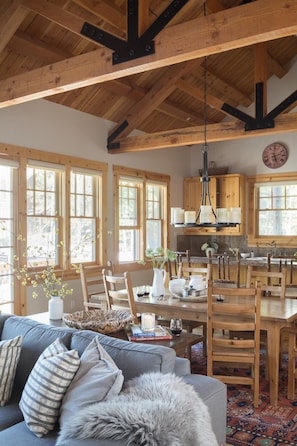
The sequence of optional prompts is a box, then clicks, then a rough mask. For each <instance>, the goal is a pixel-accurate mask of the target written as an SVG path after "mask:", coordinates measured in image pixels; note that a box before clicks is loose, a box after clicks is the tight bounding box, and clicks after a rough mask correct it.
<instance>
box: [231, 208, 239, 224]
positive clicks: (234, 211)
mask: <svg viewBox="0 0 297 446" xmlns="http://www.w3.org/2000/svg"><path fill="white" fill-rule="evenodd" d="M230 223H241V208H231V209H230Z"/></svg>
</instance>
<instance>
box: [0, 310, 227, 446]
mask: <svg viewBox="0 0 297 446" xmlns="http://www.w3.org/2000/svg"><path fill="white" fill-rule="evenodd" d="M18 335H22V336H23V342H22V350H21V355H20V360H19V363H18V366H17V371H16V376H15V381H14V387H13V394H12V397H11V399H10V400H9V402H8V403H7V404H6V405H5V406H3V407H0V444H1V445H5V446H15V445H16V444H18V445H22V446H26V445H28V446H35V445H44V446H50V445H55V443H56V440H57V435H58V431H59V427H58V426H57V428H56V429H55V430H54V431H52V432H50V433H49V434H48V435H46V436H44V437H42V438H38V437H36V436H35V435H34V434H33V433H32V432H31V431H30V430H29V429H28V428H27V426H26V423H25V421H24V420H23V416H22V413H21V411H20V409H19V400H20V396H21V393H22V389H23V387H24V385H25V383H26V380H27V378H28V376H29V374H30V371H31V369H32V367H33V366H34V364H35V362H36V361H37V359H38V357H39V355H40V354H41V353H42V352H43V351H44V349H45V348H46V347H48V346H49V345H50V344H51V343H52V342H53V341H54V340H55V339H57V338H60V339H62V341H63V343H64V344H65V346H66V347H67V348H69V349H70V348H71V349H72V348H74V349H77V350H78V353H79V355H81V354H82V352H83V351H84V349H85V348H86V346H87V345H88V344H89V343H90V342H91V340H92V339H93V338H94V337H95V336H99V338H100V343H101V345H103V347H104V348H105V350H106V351H107V352H108V353H109V355H110V356H111V357H112V359H113V360H114V361H115V363H116V364H117V366H118V367H119V368H120V369H121V370H122V371H123V375H124V378H125V380H128V379H131V378H133V377H135V376H139V375H140V374H142V373H144V372H162V373H169V372H174V373H176V374H177V375H179V376H183V379H184V380H185V381H186V382H187V383H190V384H192V385H193V386H194V388H195V390H196V391H197V392H198V393H199V395H200V397H201V398H202V399H203V400H204V402H205V403H206V405H207V406H208V409H209V412H210V416H211V420H212V426H213V430H214V432H215V434H216V437H217V440H218V443H219V445H224V444H225V441H226V386H225V385H224V384H223V383H221V382H220V381H218V380H216V379H213V378H209V377H207V376H202V375H194V374H191V372H190V365H189V361H188V360H187V359H183V358H176V356H175V352H174V350H172V349H170V348H167V347H161V346H155V345H151V344H145V343H132V342H128V341H123V340H120V339H116V338H112V337H109V336H105V335H102V334H98V333H95V332H92V331H87V330H84V331H79V330H75V329H71V328H64V327H53V326H49V325H45V324H40V323H38V322H35V321H33V320H31V319H29V318H26V317H20V316H13V315H8V314H2V315H0V339H1V340H8V339H13V338H14V337H16V336H18ZM82 444H83V445H84V446H112V445H114V446H116V445H120V444H122V443H121V442H117V441H113V440H98V439H97V440H96V439H86V440H83V441H81V440H75V439H70V440H65V441H64V442H63V446H70V445H71V446H77V445H82Z"/></svg>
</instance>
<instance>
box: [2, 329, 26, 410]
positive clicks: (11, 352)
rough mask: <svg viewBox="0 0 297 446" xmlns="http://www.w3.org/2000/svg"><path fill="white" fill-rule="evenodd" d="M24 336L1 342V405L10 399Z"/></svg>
mask: <svg viewBox="0 0 297 446" xmlns="http://www.w3.org/2000/svg"><path fill="white" fill-rule="evenodd" d="M22 340H23V337H22V336H17V337H16V338H14V339H9V340H8V341H1V342H0V406H4V404H6V403H7V401H9V399H10V396H11V392H12V386H13V382H14V377H15V372H16V368H17V365H18V362H19V359H20V354H21V347H22Z"/></svg>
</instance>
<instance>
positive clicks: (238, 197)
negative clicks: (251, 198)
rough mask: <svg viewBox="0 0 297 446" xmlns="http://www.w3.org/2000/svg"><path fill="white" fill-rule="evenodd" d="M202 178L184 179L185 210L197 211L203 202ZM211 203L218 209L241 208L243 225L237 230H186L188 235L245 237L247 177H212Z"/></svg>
mask: <svg viewBox="0 0 297 446" xmlns="http://www.w3.org/2000/svg"><path fill="white" fill-rule="evenodd" d="M201 189H202V187H201V178H200V177H191V178H185V179H184V209H185V211H193V210H195V211H197V210H198V209H199V206H200V201H201ZM209 190H210V198H211V203H212V206H213V208H214V210H216V209H217V208H219V207H221V208H227V209H230V208H237V207H240V208H241V224H240V225H238V226H236V227H235V228H222V229H215V228H203V227H201V228H199V227H198V228H197V227H189V228H185V229H184V233H185V234H187V235H195V234H197V235H198V234H217V235H244V234H245V220H246V216H245V176H244V175H241V174H227V175H218V176H212V177H210V187H209Z"/></svg>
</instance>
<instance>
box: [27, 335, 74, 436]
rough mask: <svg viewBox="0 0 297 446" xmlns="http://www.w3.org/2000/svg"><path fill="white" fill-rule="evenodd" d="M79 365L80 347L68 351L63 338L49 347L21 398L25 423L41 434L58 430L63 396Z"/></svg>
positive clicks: (40, 359)
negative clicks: (56, 428)
mask: <svg viewBox="0 0 297 446" xmlns="http://www.w3.org/2000/svg"><path fill="white" fill-rule="evenodd" d="M79 364H80V359H79V356H78V352H77V350H67V348H66V347H65V345H64V344H63V342H62V341H61V340H60V339H56V341H55V342H53V343H52V344H51V345H50V346H49V347H47V349H45V350H44V352H43V353H42V354H41V355H40V357H39V359H38V360H37V362H36V364H35V366H34V368H33V369H32V371H31V373H30V375H29V377H28V380H27V382H26V385H25V387H24V390H23V393H22V398H21V401H20V409H21V411H22V413H23V416H24V419H25V422H26V424H27V426H28V428H29V429H30V430H31V431H32V432H33V433H34V434H35V435H36V436H37V437H42V436H43V435H45V434H47V433H48V432H49V431H50V430H53V429H54V427H55V425H56V422H57V420H58V417H59V411H60V406H61V403H62V399H63V396H64V394H65V392H66V390H67V388H68V386H69V384H70V383H71V381H72V379H73V377H74V375H75V373H76V372H77V370H78V367H79Z"/></svg>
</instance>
